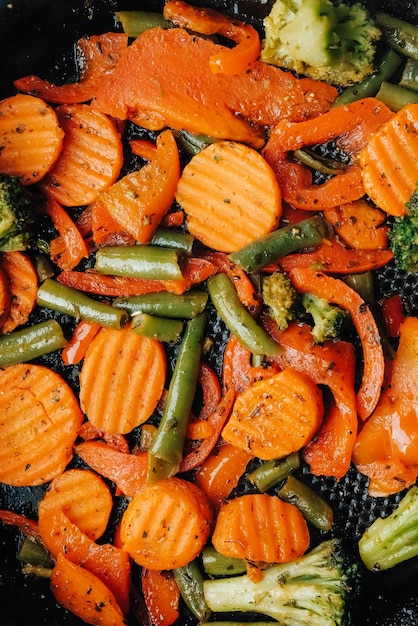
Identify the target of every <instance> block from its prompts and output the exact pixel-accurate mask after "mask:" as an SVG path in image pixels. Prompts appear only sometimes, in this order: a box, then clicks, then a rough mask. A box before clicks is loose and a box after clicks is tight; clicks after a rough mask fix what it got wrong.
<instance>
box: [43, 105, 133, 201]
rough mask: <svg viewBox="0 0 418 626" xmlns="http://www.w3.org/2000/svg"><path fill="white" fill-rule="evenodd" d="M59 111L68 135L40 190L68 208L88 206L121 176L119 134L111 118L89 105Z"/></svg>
mask: <svg viewBox="0 0 418 626" xmlns="http://www.w3.org/2000/svg"><path fill="white" fill-rule="evenodd" d="M56 112H57V116H58V120H59V122H60V125H61V126H62V128H63V130H64V132H65V135H64V143H63V148H62V152H61V153H60V155H59V157H58V159H57V160H56V162H55V164H54V165H53V167H52V168H51V170H50V171H49V172H48V174H47V175H46V176H45V177H44V178H43V180H42V181H41V183H40V188H41V190H42V191H43V192H44V193H45V194H46V195H47V196H49V197H52V198H54V200H56V201H57V202H59V203H60V204H62V205H63V206H66V207H73V206H79V205H84V204H89V203H90V202H93V200H95V199H96V198H97V196H98V195H99V193H100V192H101V191H103V190H104V189H105V188H106V187H108V186H109V185H111V184H112V183H113V182H114V181H115V180H116V178H117V177H118V176H119V173H120V170H121V167H122V163H123V153H122V142H121V138H120V135H119V132H118V130H117V128H116V125H115V124H114V122H113V121H112V120H111V119H110V118H108V117H107V116H106V115H103V114H102V113H100V112H99V111H95V110H94V109H92V108H91V107H90V106H89V105H87V104H71V105H65V104H62V105H61V106H59V107H58V108H57V110H56Z"/></svg>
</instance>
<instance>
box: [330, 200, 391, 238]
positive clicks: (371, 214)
mask: <svg viewBox="0 0 418 626" xmlns="http://www.w3.org/2000/svg"><path fill="white" fill-rule="evenodd" d="M324 216H325V219H326V220H327V221H328V222H329V223H330V224H331V225H332V226H333V227H334V230H335V232H336V233H337V234H338V235H339V236H340V238H341V239H342V240H343V241H344V242H345V243H346V244H347V245H348V246H349V247H350V248H360V249H362V250H381V249H385V248H388V236H387V232H388V226H386V225H384V222H385V219H386V216H385V213H383V211H381V210H380V209H378V208H377V207H375V206H373V205H371V204H370V203H369V202H367V201H366V200H365V198H359V199H358V200H355V201H353V202H349V203H347V204H342V205H340V206H335V207H332V208H329V209H325V211H324Z"/></svg>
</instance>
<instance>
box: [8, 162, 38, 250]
mask: <svg viewBox="0 0 418 626" xmlns="http://www.w3.org/2000/svg"><path fill="white" fill-rule="evenodd" d="M33 220H34V218H33V212H32V204H31V200H30V196H29V192H28V191H27V190H26V188H25V187H23V186H22V185H21V183H20V181H19V179H18V178H15V177H13V176H7V175H6V174H0V252H12V251H15V250H26V249H27V247H28V246H29V243H30V238H31V231H30V228H31V224H32V223H33Z"/></svg>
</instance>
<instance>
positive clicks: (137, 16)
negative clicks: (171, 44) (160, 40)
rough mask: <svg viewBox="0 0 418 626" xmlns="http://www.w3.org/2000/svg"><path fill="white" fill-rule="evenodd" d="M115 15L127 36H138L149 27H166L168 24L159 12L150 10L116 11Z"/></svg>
mask: <svg viewBox="0 0 418 626" xmlns="http://www.w3.org/2000/svg"><path fill="white" fill-rule="evenodd" d="M115 16H116V18H117V19H118V20H119V22H120V23H121V24H122V28H123V32H124V33H126V35H128V37H138V36H139V35H141V34H142V33H144V32H145V31H146V30H149V29H150V28H155V27H157V26H158V27H160V28H168V27H169V25H170V23H169V22H168V21H167V20H165V19H164V17H163V16H162V14H161V13H154V12H152V11H116V12H115Z"/></svg>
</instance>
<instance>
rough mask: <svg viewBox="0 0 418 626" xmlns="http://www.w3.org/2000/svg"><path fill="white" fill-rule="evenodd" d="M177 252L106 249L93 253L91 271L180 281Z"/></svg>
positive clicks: (136, 248) (115, 247)
mask: <svg viewBox="0 0 418 626" xmlns="http://www.w3.org/2000/svg"><path fill="white" fill-rule="evenodd" d="M178 260H179V258H178V252H177V251H176V250H170V249H168V248H157V246H105V247H103V248H100V249H99V250H98V251H97V252H96V261H95V265H94V269H95V270H96V271H97V272H100V273H101V274H109V275H113V276H128V277H132V278H152V279H155V280H181V279H182V278H183V275H182V273H181V269H180V266H179V263H178Z"/></svg>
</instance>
